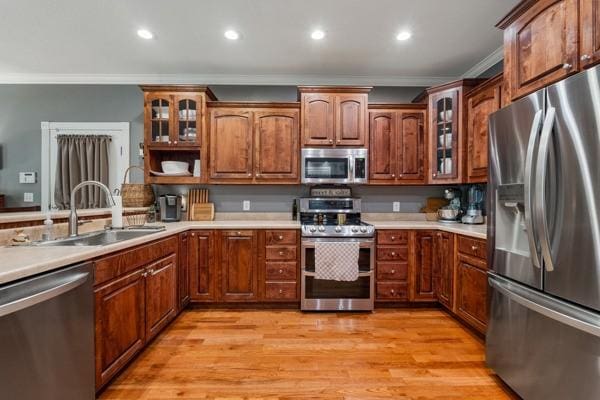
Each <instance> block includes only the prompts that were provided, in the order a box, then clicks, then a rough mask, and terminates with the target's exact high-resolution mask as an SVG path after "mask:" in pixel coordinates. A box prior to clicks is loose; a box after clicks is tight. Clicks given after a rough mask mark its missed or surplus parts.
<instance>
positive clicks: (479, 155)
mask: <svg viewBox="0 0 600 400" xmlns="http://www.w3.org/2000/svg"><path fill="white" fill-rule="evenodd" d="M502 84H503V80H502V74H500V75H498V76H495V77H494V78H492V79H490V80H489V81H487V82H485V83H483V84H481V85H479V86H477V87H476V88H475V89H473V90H472V91H470V92H469V93H467V96H466V97H467V182H469V183H476V182H487V169H488V117H489V116H490V114H492V113H493V112H495V111H497V110H499V109H500V107H501V106H502V104H501V97H502Z"/></svg>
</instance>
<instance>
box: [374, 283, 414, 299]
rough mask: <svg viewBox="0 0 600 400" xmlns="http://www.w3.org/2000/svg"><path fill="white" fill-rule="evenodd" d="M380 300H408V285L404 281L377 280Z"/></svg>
mask: <svg viewBox="0 0 600 400" xmlns="http://www.w3.org/2000/svg"><path fill="white" fill-rule="evenodd" d="M377 299H378V300H398V301H401V300H408V285H407V284H406V283H402V282H377Z"/></svg>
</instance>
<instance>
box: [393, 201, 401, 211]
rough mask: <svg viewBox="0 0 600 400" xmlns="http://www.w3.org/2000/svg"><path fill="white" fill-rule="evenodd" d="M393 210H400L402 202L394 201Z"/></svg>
mask: <svg viewBox="0 0 600 400" xmlns="http://www.w3.org/2000/svg"><path fill="white" fill-rule="evenodd" d="M392 210H393V211H394V212H400V202H399V201H394V202H393V203H392Z"/></svg>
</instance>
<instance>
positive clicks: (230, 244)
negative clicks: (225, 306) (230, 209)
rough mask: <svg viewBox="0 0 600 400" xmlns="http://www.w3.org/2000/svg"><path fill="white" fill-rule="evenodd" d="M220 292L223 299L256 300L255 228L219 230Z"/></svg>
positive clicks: (256, 246)
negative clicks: (252, 229) (253, 229)
mask: <svg viewBox="0 0 600 400" xmlns="http://www.w3.org/2000/svg"><path fill="white" fill-rule="evenodd" d="M219 233H220V252H221V281H220V283H221V293H220V295H221V296H220V300H222V301H225V302H230V301H232V302H240V301H242V302H243V301H256V300H258V297H259V296H258V268H257V249H258V243H257V233H256V231H248V230H244V231H221V232H219Z"/></svg>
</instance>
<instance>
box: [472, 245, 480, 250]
mask: <svg viewBox="0 0 600 400" xmlns="http://www.w3.org/2000/svg"><path fill="white" fill-rule="evenodd" d="M478 249H479V247H477V246H471V250H473V251H477V250H478Z"/></svg>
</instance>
